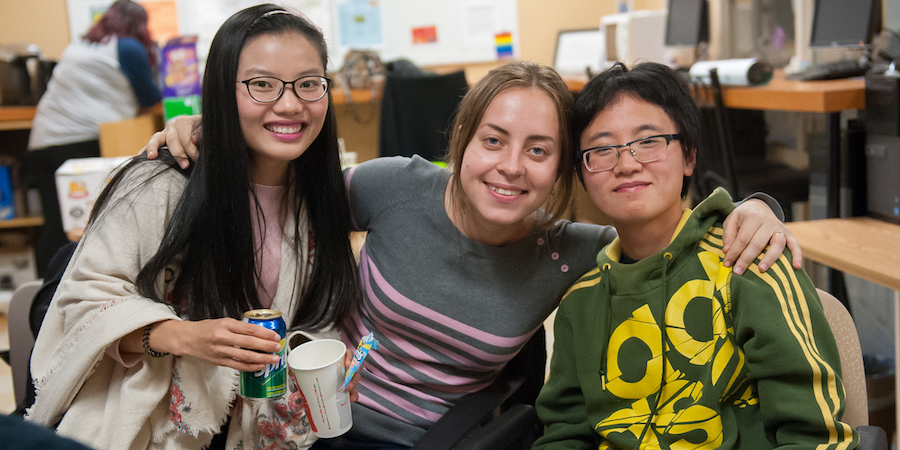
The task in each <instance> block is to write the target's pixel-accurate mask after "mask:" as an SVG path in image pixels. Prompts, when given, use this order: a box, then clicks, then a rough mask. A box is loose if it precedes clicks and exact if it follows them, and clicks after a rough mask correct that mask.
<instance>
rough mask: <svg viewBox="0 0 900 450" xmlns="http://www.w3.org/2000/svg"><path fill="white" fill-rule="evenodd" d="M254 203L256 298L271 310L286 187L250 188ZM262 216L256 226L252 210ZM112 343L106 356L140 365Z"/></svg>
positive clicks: (136, 357)
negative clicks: (252, 191)
mask: <svg viewBox="0 0 900 450" xmlns="http://www.w3.org/2000/svg"><path fill="white" fill-rule="evenodd" d="M253 190H254V191H255V192H256V197H257V199H258V203H257V202H255V201H254V199H253V196H252V195H251V196H250V211H251V214H250V223H252V224H253V242H254V243H260V242H261V243H262V244H261V245H259V246H258V247H257V249H256V252H255V254H254V256H255V257H256V267H257V269H258V270H259V273H260V275H259V282H258V284H257V286H256V294H257V295H258V296H259V301H260V303H262V306H263V307H265V308H268V307H270V306H272V299H274V298H275V292H276V291H277V290H278V278H279V275H281V237H282V235H283V233H284V224H285V220H286V219H287V215H286V211H285V210H283V209H282V205H284V204H285V203H284V194H285V192H286V190H287V187H286V186H264V185H261V184H255V185H253ZM257 205H258V206H259V213H260V214H262V218H263V225H264V226H265V228H263V227H261V226H260V223H259V217H257V214H256V211H257V210H256V207H257ZM120 341H121V340H118V341H115V342H113V343H112V344H110V346H109V347H107V348H106V354H107V355H109V356H110V357H111V358H112V359H114V360H116V361H118V362H119V363H120V364H122V365H123V366H125V367H132V366H134V365H135V364H137V362H138V361H140V359H141V357H143V355H144V354H143V353H131V352H122V351H120V349H119V342H120Z"/></svg>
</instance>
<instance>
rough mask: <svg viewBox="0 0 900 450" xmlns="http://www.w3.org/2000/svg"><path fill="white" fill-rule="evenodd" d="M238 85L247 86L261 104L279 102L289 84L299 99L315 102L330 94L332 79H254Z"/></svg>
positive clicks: (311, 77) (252, 95)
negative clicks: (329, 86) (329, 85)
mask: <svg viewBox="0 0 900 450" xmlns="http://www.w3.org/2000/svg"><path fill="white" fill-rule="evenodd" d="M238 83H243V84H245V85H246V86H247V92H248V93H250V98H252V99H253V100H256V101H258V102H260V103H272V102H276V101H278V99H279V98H281V94H283V93H284V87H285V86H286V85H288V84H290V85H291V89H292V90H293V91H294V94H296V95H297V98H299V99H300V100H303V101H305V102H314V101H316V100H319V99H321V98H322V97H324V96H325V94H326V93H328V84H329V83H331V79H330V78H327V77H320V76H315V75H313V76H306V77H300V78H297V79H296V80H294V81H284V80H282V79H280V78H275V77H254V78H251V79H249V80H243V81H238Z"/></svg>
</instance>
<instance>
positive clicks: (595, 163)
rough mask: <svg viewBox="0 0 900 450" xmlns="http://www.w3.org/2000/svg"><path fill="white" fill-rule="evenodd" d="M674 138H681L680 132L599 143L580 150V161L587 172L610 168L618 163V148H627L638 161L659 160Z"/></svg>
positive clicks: (619, 152)
mask: <svg viewBox="0 0 900 450" xmlns="http://www.w3.org/2000/svg"><path fill="white" fill-rule="evenodd" d="M674 139H681V135H680V134H658V135H655V136H647V137H644V138H640V139H635V140H633V141H631V142H627V143H625V144H621V145H601V146H599V147H592V148H589V149H586V150H582V151H581V161H582V163H583V164H584V168H585V169H587V170H588V172H603V171H604V170H612V169H613V168H614V167H616V164H618V163H619V155H620V154H621V153H622V152H621V151H619V149H620V148H628V150H629V151H630V152H631V156H633V157H634V160H635V161H637V162H639V163H651V162H654V161H659V160H660V159H663V158H664V157H665V156H666V152H665V150H666V148H667V147H668V146H669V143H670V142H672V140H674Z"/></svg>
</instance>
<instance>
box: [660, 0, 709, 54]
mask: <svg viewBox="0 0 900 450" xmlns="http://www.w3.org/2000/svg"><path fill="white" fill-rule="evenodd" d="M701 42H709V12H708V8H707V5H706V0H669V6H668V17H667V18H666V46H668V47H683V46H689V47H696V46H698V45H700V43H701Z"/></svg>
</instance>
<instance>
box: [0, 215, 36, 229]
mask: <svg viewBox="0 0 900 450" xmlns="http://www.w3.org/2000/svg"><path fill="white" fill-rule="evenodd" d="M43 224H44V218H43V217H16V218H15V219H9V220H0V229H7V230H8V229H11V228H30V227H39V226H41V225H43Z"/></svg>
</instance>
